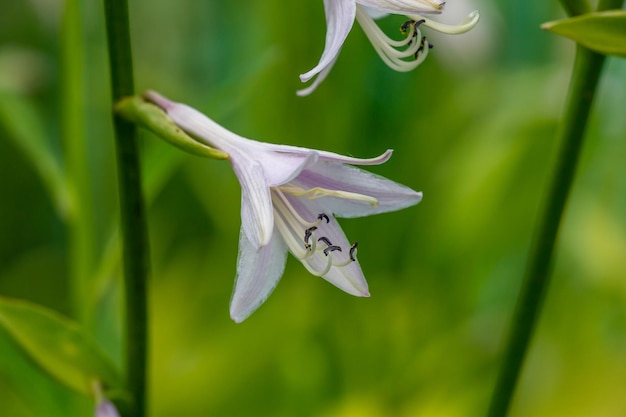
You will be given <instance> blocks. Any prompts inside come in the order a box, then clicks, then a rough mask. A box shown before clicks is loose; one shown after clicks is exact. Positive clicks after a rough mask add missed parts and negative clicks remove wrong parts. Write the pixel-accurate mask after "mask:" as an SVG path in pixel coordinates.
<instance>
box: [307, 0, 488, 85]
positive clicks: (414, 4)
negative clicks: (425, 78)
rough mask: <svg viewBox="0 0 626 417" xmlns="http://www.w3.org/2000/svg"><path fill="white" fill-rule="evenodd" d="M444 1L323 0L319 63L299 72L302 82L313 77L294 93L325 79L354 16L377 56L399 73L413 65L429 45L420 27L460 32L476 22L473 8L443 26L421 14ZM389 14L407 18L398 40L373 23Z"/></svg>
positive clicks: (437, 8) (440, 7)
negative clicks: (323, 36)
mask: <svg viewBox="0 0 626 417" xmlns="http://www.w3.org/2000/svg"><path fill="white" fill-rule="evenodd" d="M444 4H445V2H444V1H442V0H324V9H325V11H326V45H325V47H324V52H323V53H322V57H321V58H320V61H319V63H318V64H317V65H316V66H315V67H314V68H313V69H311V70H310V71H308V72H306V73H304V74H301V75H300V80H301V81H302V82H303V83H304V82H307V81H309V80H311V79H313V78H314V77H316V78H315V80H314V81H313V83H311V85H310V86H309V87H307V88H305V89H302V90H300V91H298V95H300V96H305V95H308V94H311V93H312V92H313V91H314V90H315V89H316V88H317V86H318V85H319V84H320V83H321V82H322V81H323V80H324V79H325V78H326V76H327V75H328V73H329V72H330V70H331V68H332V67H333V65H334V63H335V61H336V60H337V57H338V56H339V52H340V51H341V47H342V46H343V43H344V41H345V40H346V38H347V37H348V34H349V33H350V30H351V29H352V25H353V24H354V20H355V19H356V20H358V22H359V24H360V25H361V27H362V28H363V31H364V32H365V34H366V35H367V37H368V39H369V40H370V42H371V43H372V46H374V49H375V50H376V52H377V53H378V55H379V56H380V57H381V59H382V60H383V61H384V62H385V63H386V64H387V65H388V66H389V67H390V68H392V69H394V70H396V71H401V72H406V71H411V70H412V69H414V68H416V67H417V66H418V65H420V64H421V63H422V62H423V61H424V59H426V57H427V56H428V51H429V49H430V48H431V47H432V45H431V44H430V43H429V42H428V41H427V40H426V37H425V36H422V33H421V31H420V27H422V26H425V27H429V28H431V29H433V30H436V31H438V32H443V33H447V34H461V33H465V32H467V31H468V30H470V29H472V28H473V27H474V26H475V25H476V23H478V19H479V15H478V12H477V11H473V12H472V13H470V14H469V15H468V17H467V19H466V20H465V21H464V22H463V23H461V24H460V25H446V24H442V23H439V22H436V21H434V20H431V19H427V18H425V17H424V16H423V14H439V13H441V12H442V10H443V7H444ZM389 13H391V14H400V15H405V16H406V17H407V18H408V19H409V20H408V21H407V22H406V23H405V24H404V25H403V26H402V27H401V31H402V33H403V34H404V36H405V37H404V39H402V40H399V41H398V40H394V39H391V38H389V37H388V36H387V35H385V33H384V32H383V31H382V30H381V29H380V28H379V27H378V25H377V24H376V22H374V19H378V18H381V17H384V16H386V15H387V14H389Z"/></svg>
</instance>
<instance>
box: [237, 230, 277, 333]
mask: <svg viewBox="0 0 626 417" xmlns="http://www.w3.org/2000/svg"><path fill="white" fill-rule="evenodd" d="M286 257H287V247H286V245H285V241H284V240H283V238H282V237H281V236H280V234H279V233H277V232H276V233H274V237H273V238H272V240H271V241H270V242H269V243H268V244H267V245H265V246H263V247H262V248H261V249H258V250H257V249H256V248H255V247H254V245H252V243H251V242H250V241H249V240H248V238H247V236H246V233H245V232H244V230H243V228H242V230H241V231H240V233H239V256H238V259H237V278H236V279H235V288H234V290H233V295H232V298H231V300H230V316H231V318H232V319H233V320H234V321H235V322H237V323H241V322H242V321H244V320H245V319H246V318H248V316H250V314H252V313H253V312H254V311H255V310H256V309H257V308H259V306H260V305H261V304H263V302H264V301H265V300H266V299H267V297H269V295H270V294H271V293H272V291H273V290H274V288H275V287H276V285H277V284H278V281H279V280H280V277H281V276H282V274H283V271H284V269H285V260H286Z"/></svg>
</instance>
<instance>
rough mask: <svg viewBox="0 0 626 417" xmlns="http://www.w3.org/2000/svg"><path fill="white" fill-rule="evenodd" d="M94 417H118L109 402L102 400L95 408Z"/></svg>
mask: <svg viewBox="0 0 626 417" xmlns="http://www.w3.org/2000/svg"><path fill="white" fill-rule="evenodd" d="M95 416H96V417H120V415H119V413H118V412H117V409H116V408H115V406H114V405H113V403H112V402H111V401H109V400H102V401H100V402H99V403H98V405H97V406H96V412H95Z"/></svg>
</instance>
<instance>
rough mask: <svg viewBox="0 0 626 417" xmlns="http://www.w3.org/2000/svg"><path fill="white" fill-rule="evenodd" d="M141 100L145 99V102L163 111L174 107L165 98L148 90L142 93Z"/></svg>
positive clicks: (172, 103)
mask: <svg viewBox="0 0 626 417" xmlns="http://www.w3.org/2000/svg"><path fill="white" fill-rule="evenodd" d="M143 98H145V99H146V100H148V101H150V102H152V103H154V104H156V105H157V106H159V107H160V108H162V109H163V110H168V109H169V108H171V107H172V106H173V105H174V102H173V101H170V100H168V99H167V98H165V97H163V96H162V95H161V94H159V93H157V92H156V91H154V90H148V91H146V92H144V93H143Z"/></svg>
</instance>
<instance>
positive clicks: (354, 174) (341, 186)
mask: <svg viewBox="0 0 626 417" xmlns="http://www.w3.org/2000/svg"><path fill="white" fill-rule="evenodd" d="M293 182H294V183H295V184H296V185H298V186H300V187H302V188H305V189H308V188H314V187H321V188H326V189H330V190H340V191H347V192H350V193H357V194H363V195H367V196H370V197H374V198H376V199H377V200H378V205H376V206H373V205H371V204H369V203H367V202H365V201H360V200H351V199H346V198H337V197H322V198H320V199H319V200H318V203H319V204H320V205H321V206H322V207H324V210H326V211H327V212H330V213H333V214H335V215H337V216H339V217H362V216H369V215H372V214H377V213H386V212H389V211H396V210H400V209H403V208H406V207H409V206H413V205H415V204H417V203H419V202H420V201H421V200H422V193H420V192H416V191H414V190H412V189H410V188H409V187H406V186H404V185H402V184H398V183H397V182H394V181H391V180H389V179H387V178H385V177H381V176H380V175H376V174H373V173H371V172H368V171H364V170H362V169H359V168H355V167H351V166H347V165H342V164H339V163H336V162H327V161H320V162H318V163H317V164H315V165H313V166H312V167H309V168H307V169H306V170H304V171H303V172H302V173H301V174H300V175H299V176H298V177H297V178H296V179H295V180H294V181H293Z"/></svg>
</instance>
